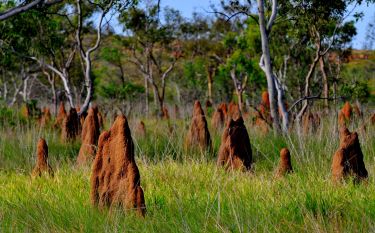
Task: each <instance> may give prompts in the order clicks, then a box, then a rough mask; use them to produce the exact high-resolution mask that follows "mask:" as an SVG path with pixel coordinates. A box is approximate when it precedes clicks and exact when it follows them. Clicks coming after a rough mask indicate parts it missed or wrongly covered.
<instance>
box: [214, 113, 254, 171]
mask: <svg viewBox="0 0 375 233" xmlns="http://www.w3.org/2000/svg"><path fill="white" fill-rule="evenodd" d="M217 164H218V166H222V167H224V168H225V169H226V170H247V171H248V170H250V169H251V164H252V151H251V144H250V139H249V135H248V133H247V130H246V127H245V125H244V121H243V119H242V117H240V118H238V119H237V120H233V119H231V120H229V121H228V122H227V126H226V128H225V129H224V132H223V135H222V138H221V145H220V149H219V156H218V160H217Z"/></svg>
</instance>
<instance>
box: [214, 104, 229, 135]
mask: <svg viewBox="0 0 375 233" xmlns="http://www.w3.org/2000/svg"><path fill="white" fill-rule="evenodd" d="M226 107H227V106H226V104H225V103H222V104H220V105H219V106H218V107H217V108H216V110H215V112H214V114H213V115H212V122H211V124H212V128H213V129H220V128H222V127H224V125H225V121H226V115H227V110H226Z"/></svg>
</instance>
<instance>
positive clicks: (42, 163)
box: [32, 138, 53, 176]
mask: <svg viewBox="0 0 375 233" xmlns="http://www.w3.org/2000/svg"><path fill="white" fill-rule="evenodd" d="M36 153H37V160H36V164H35V167H34V169H33V172H32V176H42V175H43V174H44V173H46V174H48V175H51V176H53V170H52V168H51V166H50V165H49V163H48V146H47V143H46V140H44V139H43V138H40V139H39V141H38V146H37V152H36Z"/></svg>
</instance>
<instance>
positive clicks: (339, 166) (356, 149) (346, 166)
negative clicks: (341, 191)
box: [332, 126, 368, 181]
mask: <svg viewBox="0 0 375 233" xmlns="http://www.w3.org/2000/svg"><path fill="white" fill-rule="evenodd" d="M348 176H353V177H354V178H355V180H356V181H360V180H362V179H366V178H367V176H368V173H367V170H366V167H365V163H364V161H363V154H362V150H361V145H360V143H359V139H358V134H357V133H356V132H354V133H351V132H350V131H349V130H348V129H347V128H346V127H345V126H343V127H341V128H340V147H339V149H338V150H337V151H336V153H335V154H334V156H333V161H332V179H333V180H334V181H340V180H341V179H343V178H346V177H348Z"/></svg>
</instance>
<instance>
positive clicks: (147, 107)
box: [145, 76, 149, 116]
mask: <svg viewBox="0 0 375 233" xmlns="http://www.w3.org/2000/svg"><path fill="white" fill-rule="evenodd" d="M148 113H149V104H148V80H147V77H146V76H145V114H146V116H148Z"/></svg>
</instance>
